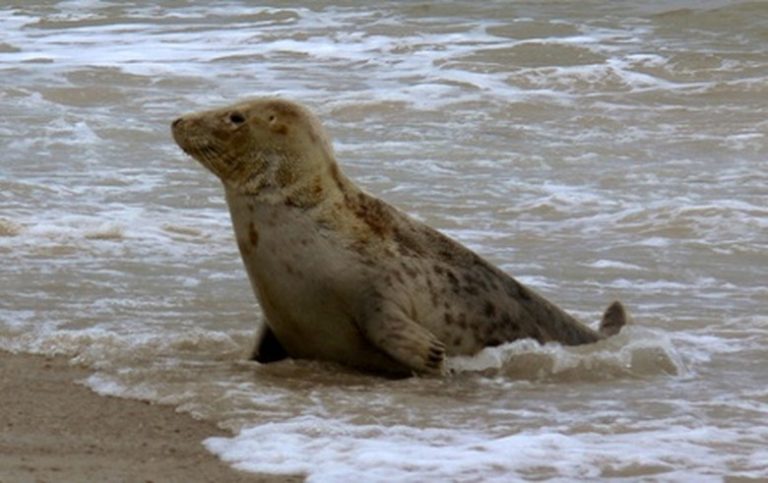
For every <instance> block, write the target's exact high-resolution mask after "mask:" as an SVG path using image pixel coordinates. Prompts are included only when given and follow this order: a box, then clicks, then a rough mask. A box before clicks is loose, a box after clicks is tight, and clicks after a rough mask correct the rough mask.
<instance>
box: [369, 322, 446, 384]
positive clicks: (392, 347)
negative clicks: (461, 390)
mask: <svg viewBox="0 0 768 483" xmlns="http://www.w3.org/2000/svg"><path fill="white" fill-rule="evenodd" d="M363 331H364V332H365V334H366V336H367V337H368V340H369V341H371V342H372V343H373V344H374V345H375V346H376V347H378V348H379V349H381V350H383V351H384V352H386V353H387V354H388V355H390V356H391V357H392V358H393V359H395V360H396V361H398V362H400V363H401V364H404V365H405V366H407V367H409V368H410V369H412V370H414V371H416V372H421V373H432V374H439V373H441V372H442V368H443V360H444V359H445V345H444V344H443V343H442V342H440V340H439V339H438V338H437V337H435V335H434V334H432V332H430V331H429V330H427V329H425V328H424V327H422V326H420V325H419V324H417V323H416V322H414V321H413V320H411V319H408V318H405V317H376V318H373V319H371V320H368V321H366V323H365V324H364V326H363Z"/></svg>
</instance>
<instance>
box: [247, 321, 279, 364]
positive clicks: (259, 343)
mask: <svg viewBox="0 0 768 483" xmlns="http://www.w3.org/2000/svg"><path fill="white" fill-rule="evenodd" d="M286 358H288V353H287V352H286V351H285V349H284V348H283V346H282V345H281V344H280V341H279V340H277V337H275V334H274V332H272V329H270V328H269V326H268V325H264V328H263V329H262V331H261V333H260V334H259V336H258V337H257V338H256V348H255V349H254V351H253V355H251V360H252V361H256V362H261V363H262V364H268V363H270V362H277V361H282V360H283V359H286Z"/></svg>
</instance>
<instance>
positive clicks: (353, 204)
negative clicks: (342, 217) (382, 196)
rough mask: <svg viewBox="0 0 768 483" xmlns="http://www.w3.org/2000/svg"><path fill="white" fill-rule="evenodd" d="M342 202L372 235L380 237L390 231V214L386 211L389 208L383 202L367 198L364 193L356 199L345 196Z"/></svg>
mask: <svg viewBox="0 0 768 483" xmlns="http://www.w3.org/2000/svg"><path fill="white" fill-rule="evenodd" d="M344 200H345V202H346V204H347V207H348V208H350V209H351V210H352V211H353V212H354V213H355V215H356V216H357V217H358V218H359V219H360V220H362V221H363V222H364V223H365V224H366V225H368V227H369V228H370V229H371V231H372V232H373V233H374V234H376V235H378V236H380V237H381V236H384V235H386V234H387V233H389V232H391V231H392V214H391V213H390V212H389V211H388V208H389V207H388V206H387V205H386V204H384V202H383V201H381V200H378V199H376V198H373V197H371V196H368V195H366V194H365V193H360V194H358V196H357V198H356V199H352V198H351V197H350V196H349V195H345V196H344Z"/></svg>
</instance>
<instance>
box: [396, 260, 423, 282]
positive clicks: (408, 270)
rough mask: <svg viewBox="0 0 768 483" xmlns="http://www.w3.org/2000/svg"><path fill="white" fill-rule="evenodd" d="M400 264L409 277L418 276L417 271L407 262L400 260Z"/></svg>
mask: <svg viewBox="0 0 768 483" xmlns="http://www.w3.org/2000/svg"><path fill="white" fill-rule="evenodd" d="M400 266H401V267H403V270H405V273H406V275H408V276H409V277H411V278H416V277H418V276H419V272H418V271H416V269H415V268H413V267H412V266H410V265H408V264H407V263H405V262H401V263H400Z"/></svg>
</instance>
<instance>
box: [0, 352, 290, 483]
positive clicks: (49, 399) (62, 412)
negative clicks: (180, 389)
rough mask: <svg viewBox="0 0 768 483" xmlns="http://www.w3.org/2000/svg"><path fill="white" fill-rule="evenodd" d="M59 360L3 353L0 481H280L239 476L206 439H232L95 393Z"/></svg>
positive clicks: (83, 372) (154, 408) (162, 410)
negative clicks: (210, 449) (79, 382)
mask: <svg viewBox="0 0 768 483" xmlns="http://www.w3.org/2000/svg"><path fill="white" fill-rule="evenodd" d="M89 374H91V371H89V370H88V369H85V368H81V367H76V366H71V365H70V364H69V362H68V360H67V359H66V358H64V357H46V356H40V355H30V354H13V353H9V352H5V351H0V428H2V431H1V432H0V482H6V481H7V482H11V481H38V482H48V481H56V482H62V481H73V482H74V481H137V482H138V481H141V482H149V481H153V482H161V481H162V482H176V481H178V482H192V481H211V482H220V481H221V482H261V483H267V482H285V481H303V478H302V477H299V476H284V475H268V474H253V473H244V472H240V471H237V470H235V469H233V468H231V467H229V466H228V465H227V464H226V463H223V462H222V461H220V460H219V459H218V458H217V457H216V456H215V455H213V454H211V453H209V452H208V451H207V450H206V449H205V447H204V446H203V444H202V442H203V440H204V439H205V438H208V437H210V436H218V435H229V434H228V433H227V432H226V431H224V430H222V429H220V428H218V427H216V425H214V424H213V423H210V422H207V421H198V420H195V419H193V418H192V417H191V416H188V415H185V414H181V413H177V412H176V411H175V409H174V408H173V407H171V406H162V405H156V404H151V403H149V402H146V401H138V400H132V399H121V398H116V397H111V396H100V395H98V394H96V393H94V392H93V391H91V390H90V389H88V388H87V387H85V386H83V385H80V384H77V383H76V381H78V380H82V379H85V378H86V377H87V376H88V375H89Z"/></svg>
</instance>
